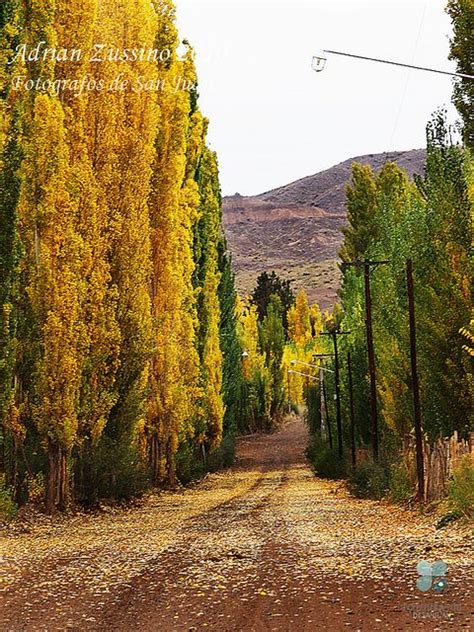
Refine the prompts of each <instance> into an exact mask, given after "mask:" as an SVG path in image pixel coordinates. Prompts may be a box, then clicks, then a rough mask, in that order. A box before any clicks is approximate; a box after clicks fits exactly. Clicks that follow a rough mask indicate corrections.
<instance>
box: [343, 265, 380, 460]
mask: <svg viewBox="0 0 474 632" xmlns="http://www.w3.org/2000/svg"><path fill="white" fill-rule="evenodd" d="M386 263H389V262H388V261H368V260H367V259H366V260H365V261H362V262H361V261H350V262H347V263H343V264H342V268H343V269H344V268H346V267H349V266H354V267H356V268H358V269H360V268H361V267H363V268H364V293H365V331H366V337H367V357H368V360H369V377H370V427H371V434H372V452H373V456H374V461H378V459H379V427H378V426H379V424H378V417H377V374H376V367H375V350H374V333H373V327H372V295H371V292H370V269H371V268H372V267H375V266H379V265H384V264H386Z"/></svg>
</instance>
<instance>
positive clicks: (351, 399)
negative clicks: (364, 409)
mask: <svg viewBox="0 0 474 632" xmlns="http://www.w3.org/2000/svg"><path fill="white" fill-rule="evenodd" d="M347 371H348V374H349V406H350V412H351V457H352V467H355V466H356V444H355V412H354V388H353V384H352V358H351V352H350V351H348V353H347Z"/></svg>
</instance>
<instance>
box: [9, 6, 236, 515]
mask: <svg viewBox="0 0 474 632" xmlns="http://www.w3.org/2000/svg"><path fill="white" fill-rule="evenodd" d="M0 25H1V27H2V28H1V41H0V96H1V100H0V108H1V112H0V114H1V127H0V160H1V164H0V167H1V169H0V227H1V230H0V418H1V422H2V423H1V438H0V441H1V459H2V461H1V468H2V471H3V472H4V475H5V474H6V477H7V483H8V485H9V486H11V487H12V488H13V489H14V490H15V493H16V496H17V498H18V499H20V500H21V497H22V495H24V494H25V489H27V487H28V485H27V483H28V480H30V479H31V478H32V477H37V475H38V473H40V476H41V473H42V475H43V476H44V481H45V482H44V486H45V496H46V506H47V509H48V510H49V511H54V510H55V509H56V508H60V509H61V508H64V507H65V506H66V504H67V502H68V498H70V497H71V493H73V494H74V495H75V496H76V497H77V498H80V499H82V500H85V501H94V500H96V499H97V497H100V496H103V495H110V496H120V495H126V493H127V490H128V489H129V487H130V485H131V483H130V479H134V480H135V479H137V477H139V476H144V477H150V478H151V480H152V482H153V483H154V484H155V485H174V484H175V483H176V477H177V471H179V468H180V462H181V463H182V464H183V463H184V465H182V466H183V467H185V466H186V461H191V460H192V459H196V458H197V456H196V455H197V454H199V455H201V454H202V455H203V456H204V457H205V455H206V454H207V453H209V452H212V451H213V450H216V449H217V447H218V446H219V444H220V443H221V441H222V437H223V434H225V433H232V432H233V428H234V426H235V420H236V415H237V406H238V401H239V388H240V381H241V379H242V376H241V371H242V368H241V361H240V360H241V347H240V343H239V341H238V338H237V332H236V316H235V291H234V285H233V277H232V273H231V270H230V265H229V260H228V258H227V255H226V246H225V242H224V238H223V235H222V232H221V201H220V190H219V181H218V167H217V162H216V156H215V154H214V153H213V152H212V151H210V149H209V148H208V147H207V145H206V128H207V121H206V119H205V118H204V117H203V115H202V114H201V112H200V110H199V108H198V103H197V92H196V90H195V89H192V90H184V89H180V90H175V89H174V86H175V85H176V83H177V82H179V81H181V82H183V81H186V82H187V85H193V84H195V83H196V75H195V67H194V64H193V51H192V50H191V49H190V47H189V46H188V45H187V44H186V43H185V47H186V52H184V53H182V54H180V55H178V47H179V46H180V42H179V40H178V34H177V30H176V27H175V11H174V7H173V5H172V3H171V2H170V0H123V1H121V2H117V1H116V0H100V1H99V0H31V1H29V2H26V3H25V2H23V1H20V0H4V1H3V2H2V5H1V7H0ZM41 41H43V42H45V43H46V46H47V47H50V48H54V47H58V46H61V47H64V48H66V49H69V50H72V49H80V50H81V51H82V53H83V61H82V62H81V63H78V62H69V63H66V62H58V61H57V62H55V61H53V60H51V59H46V60H38V61H33V62H27V63H24V62H22V61H21V60H18V59H17V60H15V61H14V63H9V62H11V61H12V60H13V59H14V57H15V50H17V47H18V46H19V45H21V44H27V46H28V47H33V46H35V45H37V44H38V42H41ZM96 42H107V44H108V45H110V46H111V47H113V48H118V49H124V48H137V46H140V48H141V47H143V48H145V49H157V50H162V51H164V50H169V51H170V56H169V59H166V61H164V62H160V61H157V62H156V63H155V62H150V61H143V62H142V61H135V62H133V63H132V62H130V63H124V62H121V61H116V62H115V61H108V62H103V63H95V64H90V63H88V61H87V60H88V58H89V56H90V53H91V50H92V47H93V45H94V43H96ZM165 57H166V56H165ZM19 75H24V76H26V77H27V78H29V79H33V80H35V81H36V80H38V79H39V80H41V81H44V80H51V81H55V80H61V79H68V80H70V81H71V80H74V79H76V80H78V81H81V80H82V79H83V78H84V77H86V76H88V75H89V76H90V77H92V78H93V79H95V80H96V81H97V82H99V81H103V82H104V83H105V85H110V83H111V81H113V79H114V78H115V77H116V76H117V75H122V77H123V79H126V80H128V81H129V82H130V85H137V80H138V79H139V78H140V81H141V82H142V83H144V82H146V81H149V82H155V85H160V82H161V85H164V86H167V88H166V87H165V89H161V90H154V91H133V90H131V89H126V90H123V91H122V90H115V91H109V90H89V91H84V92H83V93H82V94H81V95H80V96H74V94H73V92H71V91H68V90H62V91H59V92H58V93H57V94H56V92H55V91H54V90H50V91H48V90H30V91H26V90H14V89H13V87H12V79H13V78H14V77H15V76H19ZM150 85H151V84H150ZM145 462H146V466H145ZM188 465H189V463H188ZM137 484H138V483H137ZM132 487H133V484H132Z"/></svg>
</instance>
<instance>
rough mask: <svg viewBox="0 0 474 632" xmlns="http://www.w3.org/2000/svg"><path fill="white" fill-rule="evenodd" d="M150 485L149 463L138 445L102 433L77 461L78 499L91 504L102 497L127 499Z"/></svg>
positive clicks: (140, 493) (76, 486)
mask: <svg viewBox="0 0 474 632" xmlns="http://www.w3.org/2000/svg"><path fill="white" fill-rule="evenodd" d="M148 487H149V472H148V466H147V464H146V463H144V461H143V459H142V457H141V455H140V453H139V449H138V446H136V445H133V444H131V443H130V442H129V441H125V440H123V441H119V440H113V439H112V438H110V437H108V436H106V435H104V436H102V437H101V439H100V441H99V443H98V445H97V446H88V448H87V449H85V450H83V451H82V452H81V453H80V455H79V458H78V460H77V468H76V476H75V488H76V492H77V496H78V499H79V500H80V501H81V502H82V503H84V504H86V505H94V504H96V503H97V501H98V500H101V499H113V500H130V499H132V498H136V497H138V496H141V495H142V494H143V493H144V492H145V491H146V490H147V489H148Z"/></svg>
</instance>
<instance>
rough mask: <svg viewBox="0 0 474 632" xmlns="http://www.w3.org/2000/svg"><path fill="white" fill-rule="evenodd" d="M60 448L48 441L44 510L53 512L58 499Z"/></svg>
mask: <svg viewBox="0 0 474 632" xmlns="http://www.w3.org/2000/svg"><path fill="white" fill-rule="evenodd" d="M59 456H60V448H59V447H58V446H57V445H55V444H54V443H51V442H49V443H48V476H47V480H46V498H45V504H46V511H47V512H48V513H49V514H53V513H54V512H55V511H56V505H57V500H58V481H59V469H60V458H59Z"/></svg>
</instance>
